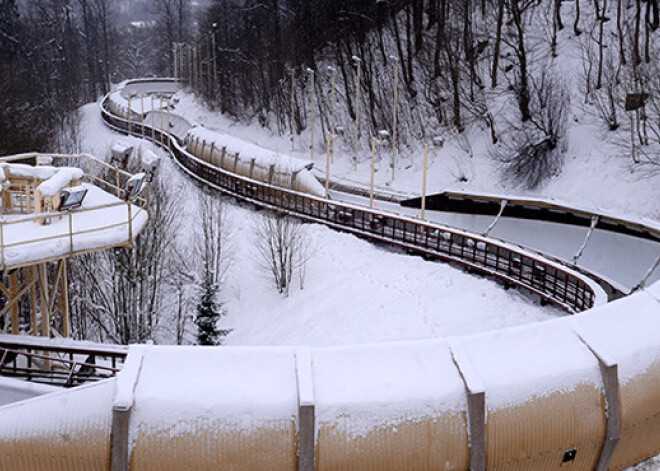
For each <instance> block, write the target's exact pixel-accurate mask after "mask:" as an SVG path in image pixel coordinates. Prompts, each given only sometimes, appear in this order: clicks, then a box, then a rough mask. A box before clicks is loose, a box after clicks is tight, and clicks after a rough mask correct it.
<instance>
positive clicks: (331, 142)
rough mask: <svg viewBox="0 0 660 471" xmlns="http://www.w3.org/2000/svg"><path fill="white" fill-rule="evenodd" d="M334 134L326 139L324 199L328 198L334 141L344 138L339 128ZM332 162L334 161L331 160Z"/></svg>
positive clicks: (341, 128)
mask: <svg viewBox="0 0 660 471" xmlns="http://www.w3.org/2000/svg"><path fill="white" fill-rule="evenodd" d="M336 131H337V132H336V133H330V132H329V133H328V139H327V144H326V146H327V148H326V159H325V197H326V198H327V197H328V193H329V190H330V163H331V159H332V157H333V156H334V154H335V140H337V139H339V138H341V137H343V136H344V128H343V127H341V126H338V127H337V130H336ZM332 160H334V159H332Z"/></svg>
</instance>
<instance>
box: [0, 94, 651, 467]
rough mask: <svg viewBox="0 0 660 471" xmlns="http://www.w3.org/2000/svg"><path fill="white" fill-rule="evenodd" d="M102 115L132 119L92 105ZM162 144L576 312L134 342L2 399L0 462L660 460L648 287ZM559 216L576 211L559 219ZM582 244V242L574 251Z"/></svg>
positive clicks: (608, 222)
mask: <svg viewBox="0 0 660 471" xmlns="http://www.w3.org/2000/svg"><path fill="white" fill-rule="evenodd" d="M139 83H140V85H139V86H140V87H142V88H143V89H144V87H148V86H149V81H146V82H145V81H142V82H139ZM158 83H159V86H165V85H163V84H164V83H166V82H163V81H159V82H158ZM105 104H106V103H105V102H104V106H105ZM103 118H104V120H105V121H106V123H107V124H108V125H109V126H111V127H113V128H115V129H117V130H119V131H121V132H126V131H127V130H128V122H127V121H126V120H125V119H122V118H121V117H120V116H116V115H114V114H112V113H110V112H109V111H108V110H107V109H105V108H104V109H103ZM132 126H138V124H133V125H132ZM133 131H134V134H140V133H141V129H140V128H139V127H135V129H134V130H133ZM138 131H139V132H138ZM149 131H150V132H151V131H152V130H151V128H150V129H149ZM153 131H154V133H155V134H156V135H157V136H158V139H157V140H160V139H162V140H163V142H165V143H167V138H166V137H165V135H164V133H163V135H161V133H160V132H159V131H158V130H153ZM149 134H150V133H149ZM168 144H169V146H167V147H170V148H171V150H172V155H173V156H174V158H175V159H176V160H177V162H178V163H179V164H180V165H181V168H182V169H183V170H184V171H186V172H187V173H188V174H189V175H191V176H192V177H193V178H196V179H198V180H200V181H202V182H205V183H206V184H208V185H211V186H213V187H215V188H218V189H220V190H221V191H223V192H225V193H228V194H231V195H234V196H236V197H237V198H241V199H243V200H246V201H249V202H252V203H254V204H256V205H259V206H264V207H269V208H273V209H276V210H280V211H286V212H289V213H291V214H293V215H295V216H296V217H299V218H302V219H305V220H309V221H315V222H320V223H323V224H326V225H328V226H330V227H334V228H337V229H340V230H345V231H349V232H352V233H355V234H358V235H361V236H364V237H368V238H372V239H375V240H380V241H383V242H385V243H390V244H394V245H398V246H402V247H405V248H406V249H409V250H411V251H415V252H419V253H424V254H427V255H429V256H433V257H437V258H440V259H444V260H449V261H452V262H455V263H457V264H460V265H463V266H466V267H468V268H470V269H474V270H478V271H481V272H483V273H487V274H489V275H492V276H494V277H497V278H500V279H503V280H506V281H507V282H509V283H514V284H516V285H518V286H521V287H523V288H525V289H528V290H531V291H533V292H535V293H537V294H539V295H540V296H542V297H544V298H545V299H548V300H550V301H552V302H554V303H556V304H558V305H560V306H562V307H564V308H565V309H567V310H569V311H571V312H577V311H585V310H587V311H586V312H582V313H581V314H580V315H579V316H566V317H563V318H560V319H556V320H553V321H547V322H543V323H539V324H530V325H525V326H522V327H516V328H511V329H504V330H501V331H495V332H487V333H484V334H479V335H469V336H463V337H460V338H448V339H436V340H429V341H419V342H397V343H392V344H383V345H366V346H359V345H357V346H346V347H328V348H314V349H308V348H292V347H281V348H259V347H255V348H229V347H222V348H215V349H214V348H211V349H203V348H198V347H190V348H185V347H183V348H181V347H179V348H176V347H148V346H147V347H131V348H130V349H129V354H128V357H127V361H126V365H125V366H124V368H123V369H122V371H121V372H120V373H119V375H118V377H117V379H116V380H107V381H102V382H99V383H96V384H94V385H91V386H89V387H87V386H84V387H81V388H75V389H74V390H72V391H71V392H69V393H62V394H55V395H45V396H42V397H38V398H35V399H31V400H29V401H24V402H18V403H15V404H14V405H10V406H6V407H3V408H0V447H2V449H3V453H1V454H0V468H2V469H5V468H7V469H22V467H20V468H16V466H17V463H20V464H21V465H22V466H27V467H28V468H29V469H50V470H55V469H73V468H76V469H104V470H105V469H113V470H114V469H128V468H129V467H130V469H131V470H151V469H154V470H156V469H158V470H167V469H184V468H185V469H193V468H194V469H209V468H214V469H225V468H226V469H236V470H253V469H272V470H280V469H281V470H287V471H289V470H291V471H293V470H305V471H309V470H314V469H319V470H346V469H365V470H375V469H378V470H385V471H394V470H397V471H399V470H400V471H403V470H431V469H461V470H467V469H470V470H484V469H492V470H495V469H503V470H529V469H534V470H554V469H560V468H562V469H563V468H564V467H572V468H573V469H580V470H582V469H597V470H606V469H612V470H619V469H622V468H624V467H626V466H630V465H631V464H634V463H637V462H639V461H642V460H644V459H646V458H648V457H650V456H653V455H655V454H658V453H660V336H659V335H658V332H660V285H659V284H657V283H656V284H654V285H652V286H650V287H649V288H646V289H640V290H638V291H637V292H635V293H633V294H632V295H630V296H627V297H623V299H619V300H616V301H613V302H611V303H608V304H605V305H603V304H604V303H605V301H606V299H607V296H606V293H605V291H604V289H603V287H604V288H605V290H607V292H608V293H609V294H610V297H617V296H621V295H623V294H624V293H625V292H626V291H628V290H626V289H619V288H616V287H615V285H617V284H618V285H619V286H621V285H622V284H621V283H616V282H612V283H610V282H608V281H606V279H605V278H607V277H602V276H601V277H599V276H595V275H594V274H593V273H586V272H585V271H584V270H582V269H581V270H580V271H578V270H575V269H573V268H574V267H567V265H571V263H570V262H568V263H566V264H562V263H560V262H559V261H553V260H550V258H549V257H544V256H543V255H540V254H539V253H536V252H533V251H531V250H526V249H523V248H521V247H519V246H516V245H514V244H511V243H507V242H503V241H501V240H498V239H495V238H492V237H487V236H480V235H477V234H475V233H470V232H467V231H464V230H460V229H453V228H450V227H448V226H444V225H440V224H437V223H422V222H420V221H419V220H415V219H413V218H409V217H406V216H405V215H395V214H391V213H387V212H383V211H369V210H367V209H365V208H363V207H359V206H356V205H351V204H348V203H344V202H337V201H326V200H323V199H320V198H313V197H310V196H308V195H304V194H300V193H295V192H291V191H288V190H285V189H281V188H274V187H271V186H269V185H265V184H262V183H259V182H256V181H253V180H250V179H247V178H242V177H238V176H235V175H232V174H229V173H227V172H224V171H221V170H219V169H217V168H214V167H212V166H210V165H208V164H206V163H205V162H202V161H200V160H198V159H196V158H195V157H194V156H192V155H190V154H188V153H187V152H186V151H185V149H183V147H182V144H181V143H180V142H178V141H177V142H174V141H173V142H171V143H168ZM445 196H446V197H448V198H453V199H454V202H453V203H452V204H454V205H459V206H462V208H463V210H464V214H467V215H469V216H470V217H473V216H484V215H489V216H491V217H492V216H493V214H492V209H493V208H492V207H491V208H485V209H484V206H483V205H484V204H485V203H486V202H489V201H490V203H492V204H494V205H496V206H497V205H499V206H500V207H502V208H506V207H507V206H509V204H511V206H509V211H510V212H511V213H509V214H507V213H505V210H502V211H501V213H502V214H500V211H497V213H498V214H500V217H502V216H505V215H506V216H507V217H508V218H509V219H510V220H512V221H514V222H515V221H518V223H519V224H526V223H538V222H539V221H545V222H552V223H553V224H559V225H561V224H565V227H567V228H568V227H573V228H575V227H579V228H581V230H583V231H586V232H591V237H594V232H595V231H596V230H599V231H602V230H608V231H610V232H612V233H617V234H623V235H625V236H626V237H637V238H638V239H639V240H648V241H652V242H653V243H656V241H657V234H658V232H657V231H656V230H655V229H654V227H653V225H652V224H649V225H646V224H637V223H630V222H627V221H622V220H620V219H618V218H616V217H612V216H608V215H593V214H592V213H589V212H588V211H582V210H579V209H571V208H567V207H562V206H558V205H554V204H552V203H549V202H539V201H530V200H526V201H522V200H519V201H507V202H506V204H504V203H502V201H501V200H499V201H498V199H497V197H489V196H484V195H481V196H470V195H445ZM457 202H458V203H457ZM479 205H481V209H480V208H479ZM535 212H536V213H535ZM533 214H537V215H538V216H539V217H538V218H534V217H532V215H533ZM496 217H497V215H496ZM570 218H578V219H580V218H581V221H578V222H575V221H573V222H574V223H573V224H567V223H568V222H570V221H567V219H570ZM473 219H474V220H475V221H478V220H479V218H478V217H474V218H473ZM583 219H586V220H587V221H590V222H589V223H588V224H585V221H583ZM482 222H483V221H482ZM491 226H492V227H491ZM496 226H497V224H495V225H492V224H490V225H489V226H488V227H487V228H486V230H484V232H489V230H488V229H490V230H492V229H493V227H496ZM504 226H506V225H504ZM504 226H502V227H504ZM558 227H564V226H558ZM473 229H474V228H473ZM477 230H479V231H481V229H477ZM588 239H589V237H586V236H585V240H586V242H588ZM583 246H584V247H583ZM587 246H588V244H585V243H583V244H581V245H580V246H579V247H578V249H579V250H578V251H577V255H578V256H577V257H575V259H576V260H579V259H580V258H581V257H582V256H584V254H586V248H587ZM652 258H653V257H649V260H647V262H648V264H649V266H652V264H653V260H652ZM645 278H648V279H651V280H652V278H651V277H650V276H649V277H645ZM592 306H596V307H595V308H594V309H589V308H591V307H592ZM0 340H2V339H0ZM46 347H47V346H42V347H41V348H44V349H46ZM0 348H2V342H0ZM32 348H35V346H34V345H32ZM37 348H39V347H37ZM164 371H167V374H166V375H164V374H163V372H164ZM191 384H194V385H195V387H193V388H191V387H190V385H191ZM67 398H68V399H69V400H68V401H67ZM81 404H83V405H85V407H83V408H81V407H80V405H81ZM110 411H112V412H111V414H110ZM164 411H167V413H166V414H164V413H163V412H164ZM63 437H64V438H63ZM25 450H29V452H27V453H26V452H25ZM55 458H56V459H55ZM44 466H45V467H44Z"/></svg>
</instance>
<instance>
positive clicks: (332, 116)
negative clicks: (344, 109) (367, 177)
mask: <svg viewBox="0 0 660 471" xmlns="http://www.w3.org/2000/svg"><path fill="white" fill-rule="evenodd" d="M328 70H329V71H330V72H331V73H332V79H331V83H332V88H331V89H330V95H331V99H330V101H331V102H332V105H331V109H332V111H331V114H330V132H331V133H335V134H336V133H337V130H336V129H335V93H336V91H335V75H336V74H337V71H336V70H335V68H334V67H331V66H328ZM334 156H335V154H334V152H333V153H332V156H331V158H332V163H335V158H334ZM326 197H327V191H326Z"/></svg>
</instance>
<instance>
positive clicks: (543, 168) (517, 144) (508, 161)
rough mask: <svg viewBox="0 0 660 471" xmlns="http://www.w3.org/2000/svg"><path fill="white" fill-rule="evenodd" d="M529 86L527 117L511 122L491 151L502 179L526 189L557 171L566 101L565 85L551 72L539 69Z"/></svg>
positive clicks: (559, 161)
mask: <svg viewBox="0 0 660 471" xmlns="http://www.w3.org/2000/svg"><path fill="white" fill-rule="evenodd" d="M532 85H533V93H532V95H531V97H530V98H531V100H530V116H529V119H528V120H527V121H526V122H522V123H521V124H520V125H518V124H516V125H512V126H511V128H510V129H509V130H508V133H507V134H508V136H507V138H506V139H502V141H501V142H502V143H503V146H502V147H499V148H496V149H495V150H494V154H495V157H496V158H497V159H498V160H499V161H500V162H501V164H502V166H503V171H504V176H505V178H507V179H508V180H510V181H512V182H514V183H515V184H518V185H521V186H523V187H526V188H529V189H533V188H536V187H538V186H539V185H540V184H542V183H543V182H544V181H545V180H547V179H548V178H550V177H552V176H554V175H556V174H557V173H558V172H559V171H560V170H561V167H562V164H563V153H562V151H561V147H560V146H559V142H560V140H561V139H562V138H563V137H564V135H565V133H566V126H567V118H568V110H569V104H570V95H569V92H568V89H567V87H566V85H565V84H564V83H563V82H561V81H560V80H559V79H558V78H557V77H556V76H554V75H552V73H551V72H547V71H546V72H543V73H542V75H541V77H540V78H539V80H538V81H532Z"/></svg>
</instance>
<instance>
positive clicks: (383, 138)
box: [369, 130, 390, 209]
mask: <svg viewBox="0 0 660 471" xmlns="http://www.w3.org/2000/svg"><path fill="white" fill-rule="evenodd" d="M389 142H390V133H389V132H387V131H385V130H382V131H378V137H376V136H374V137H372V138H371V184H370V185H369V209H373V207H374V172H375V166H376V146H384V145H387V144H389Z"/></svg>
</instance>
